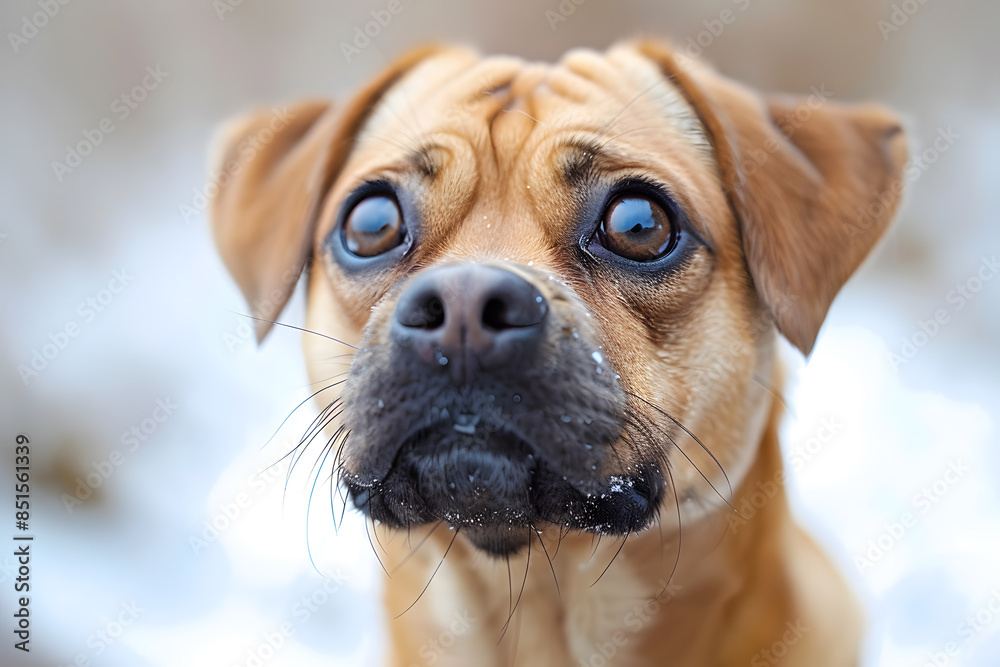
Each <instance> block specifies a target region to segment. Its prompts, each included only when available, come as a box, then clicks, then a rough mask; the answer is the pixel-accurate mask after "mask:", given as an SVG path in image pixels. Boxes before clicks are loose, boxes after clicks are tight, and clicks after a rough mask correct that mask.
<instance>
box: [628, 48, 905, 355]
mask: <svg viewBox="0 0 1000 667" xmlns="http://www.w3.org/2000/svg"><path fill="white" fill-rule="evenodd" d="M635 48H637V50H638V51H639V52H640V53H641V54H643V55H644V56H646V57H647V58H649V59H651V60H653V61H654V62H655V63H656V64H657V65H658V66H659V67H660V69H661V71H662V72H663V73H664V75H665V76H666V77H667V78H669V79H670V80H671V81H672V82H673V83H674V84H676V85H677V86H678V88H680V90H681V91H682V92H683V93H684V95H686V97H687V99H688V101H689V102H690V103H691V105H692V107H694V109H695V110H696V112H697V113H698V115H699V117H700V118H701V121H702V124H703V125H704V127H705V129H706V131H707V132H708V134H709V139H710V141H711V142H712V144H713V148H714V151H715V156H716V160H717V162H718V165H719V171H720V176H721V178H722V185H723V187H724V188H725V191H726V195H727V196H728V198H729V200H730V204H731V206H732V208H733V211H734V213H735V215H736V217H737V219H738V222H739V226H740V233H741V234H742V237H743V249H744V254H745V256H746V261H747V266H748V268H749V271H750V275H751V276H752V278H753V281H754V284H755V286H756V289H757V292H758V294H759V295H760V297H761V298H762V300H763V301H764V303H765V304H766V305H767V307H768V308H769V310H770V312H771V314H772V316H773V317H774V320H775V322H776V324H777V326H778V329H779V330H780V331H781V332H782V333H783V334H784V335H785V337H786V338H788V340H789V341H791V342H792V343H793V344H794V345H795V346H796V347H798V348H799V349H800V350H801V351H802V352H803V353H804V354H809V352H810V351H811V350H812V346H813V343H814V342H815V340H816V335H817V334H818V333H819V328H820V325H822V323H823V319H824V318H825V317H826V313H827V310H828V309H829V307H830V304H831V302H832V301H833V299H834V297H835V296H836V295H837V292H838V291H839V290H840V288H841V287H842V286H843V285H844V283H845V282H846V281H847V279H848V278H849V277H850V275H851V274H852V273H853V272H854V270H855V269H857V267H858V266H859V265H860V264H861V262H862V261H863V260H864V258H865V257H866V256H867V254H868V252H869V251H870V250H871V249H872V247H873V246H874V245H875V242H876V241H877V240H878V239H879V238H880V237H881V235H882V233H883V232H884V231H885V229H886V227H887V226H888V224H889V222H890V221H891V219H892V217H893V215H894V214H895V211H896V208H897V207H898V205H899V202H900V199H901V195H902V189H903V188H902V185H903V179H902V172H903V167H904V162H905V161H906V156H907V146H906V139H905V136H904V133H903V131H902V128H901V126H900V121H899V119H898V118H897V117H896V116H894V115H893V114H892V113H890V112H888V111H887V110H885V109H883V108H881V107H878V106H874V105H865V106H847V105H841V104H837V103H834V102H831V101H829V100H828V99H827V98H828V97H829V96H830V93H827V92H826V91H824V90H823V89H822V87H820V88H819V89H818V90H816V89H814V91H813V94H812V95H810V96H809V97H805V98H798V99H796V98H789V97H763V96H761V95H759V94H757V93H755V92H753V91H750V90H748V89H747V88H745V87H743V86H740V85H739V84H737V83H735V82H733V81H731V80H729V79H726V78H724V77H722V76H720V75H719V74H717V73H716V72H714V71H713V70H711V69H710V68H708V67H706V66H704V65H702V64H700V63H697V62H695V61H692V60H691V59H689V58H685V57H683V56H680V55H676V54H674V53H673V52H672V51H671V50H670V49H669V48H668V47H667V46H666V45H664V44H661V43H657V42H640V43H638V44H636V46H635Z"/></svg>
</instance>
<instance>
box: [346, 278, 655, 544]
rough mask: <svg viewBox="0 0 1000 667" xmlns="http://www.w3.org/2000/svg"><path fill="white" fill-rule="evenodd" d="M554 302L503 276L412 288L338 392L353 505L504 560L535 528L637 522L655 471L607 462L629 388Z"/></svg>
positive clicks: (632, 525) (645, 510)
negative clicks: (455, 530)
mask: <svg viewBox="0 0 1000 667" xmlns="http://www.w3.org/2000/svg"><path fill="white" fill-rule="evenodd" d="M553 289H555V288H553ZM560 289H566V288H565V287H562V286H560ZM559 305H560V308H558V309H553V308H552V306H551V304H550V303H549V300H548V299H546V298H545V296H544V295H543V294H542V291H541V290H540V289H539V288H538V287H536V286H535V285H534V284H532V282H530V281H529V280H528V279H527V278H525V277H523V276H522V275H519V273H515V272H514V271H511V270H507V269H505V268H501V267H499V266H493V265H484V264H475V263H469V264H460V265H451V266H445V267H440V268H435V269H428V270H425V271H424V272H422V273H421V274H419V275H418V276H417V277H416V278H415V279H413V280H412V281H411V282H410V283H409V285H408V286H407V287H406V289H405V290H404V291H403V292H402V294H401V295H400V296H399V298H398V300H397V301H396V305H395V308H394V310H393V314H392V318H391V321H390V323H389V325H388V326H389V335H388V339H389V342H388V343H382V344H378V345H362V347H361V349H360V350H359V352H358V354H357V355H356V357H355V360H354V362H353V364H352V369H351V373H350V376H349V379H348V383H347V387H346V389H345V393H344V400H345V402H344V406H345V410H344V412H345V415H346V419H347V422H348V426H349V428H350V429H351V435H350V437H349V439H348V444H347V446H346V448H345V450H346V451H345V465H344V469H345V475H344V479H345V481H346V483H347V488H348V491H349V493H350V495H351V498H352V499H353V501H354V503H355V504H356V505H357V506H358V507H359V508H360V509H362V510H363V511H365V512H367V513H368V514H370V515H371V516H372V517H373V518H375V519H378V520H380V521H383V522H386V523H388V524H390V525H396V526H400V527H402V526H409V525H413V524H418V523H428V522H432V521H438V520H444V521H446V522H448V523H450V524H452V525H455V526H458V527H460V528H461V530H462V532H463V533H464V534H466V535H467V536H468V537H470V539H472V540H473V542H474V543H475V544H476V545H477V546H479V547H480V548H483V549H485V550H487V551H490V552H493V553H501V554H502V553H509V552H511V551H514V550H516V549H518V548H520V547H521V546H523V545H524V544H526V543H527V541H528V539H529V538H528V532H527V531H528V529H530V528H533V527H534V526H535V525H536V524H538V523H541V522H543V521H547V522H551V523H558V524H560V525H563V526H566V527H569V528H577V529H583V530H591V531H597V532H608V533H624V532H628V531H634V530H638V529H641V528H643V527H645V526H646V525H647V524H648V523H649V522H650V521H651V519H652V517H653V515H654V514H655V512H656V508H657V506H658V502H659V499H660V497H661V495H662V492H663V490H662V489H663V482H662V475H661V473H660V470H659V467H658V466H657V465H656V464H654V463H650V462H644V461H639V460H633V461H632V462H631V463H630V464H627V465H623V464H622V461H621V458H620V457H617V460H612V459H613V458H615V457H614V456H613V452H612V446H613V445H614V443H615V442H617V441H619V439H620V437H621V432H622V424H623V415H624V410H625V400H624V392H623V390H622V388H621V387H620V386H619V384H618V381H617V379H616V376H615V373H614V372H613V370H612V369H611V367H610V366H609V365H608V363H607V362H606V361H605V360H604V358H603V355H602V354H601V353H600V352H599V350H598V349H597V348H596V346H595V345H594V344H593V339H592V336H591V335H590V334H589V333H588V332H589V328H588V327H587V326H585V325H584V324H585V323H584V322H582V320H584V319H585V316H582V317H581V313H579V312H574V310H573V308H574V307H575V308H581V306H571V301H570V300H567V299H560V300H559ZM383 326H385V325H383Z"/></svg>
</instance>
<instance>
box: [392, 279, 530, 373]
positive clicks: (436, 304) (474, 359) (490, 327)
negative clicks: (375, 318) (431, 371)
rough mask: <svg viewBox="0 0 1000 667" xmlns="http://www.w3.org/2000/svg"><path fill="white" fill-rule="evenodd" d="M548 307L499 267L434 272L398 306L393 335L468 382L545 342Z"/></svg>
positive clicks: (410, 289) (522, 281)
mask: <svg viewBox="0 0 1000 667" xmlns="http://www.w3.org/2000/svg"><path fill="white" fill-rule="evenodd" d="M547 313H548V303H546V301H545V297H543V296H542V294H541V292H539V291H538V289H537V288H536V287H535V286H534V285H532V284H531V283H529V282H528V281H527V280H525V279H524V278H521V277H520V276H518V275H516V274H514V273H512V272H510V271H507V270H505V269H501V268H498V267H495V266H487V265H484V264H460V265H455V266H445V267H441V268H437V269H430V270H428V271H426V272H425V273H424V274H423V275H421V276H419V277H418V278H417V279H416V280H414V281H413V283H411V284H410V286H409V287H408V288H407V289H406V291H405V292H404V293H403V295H402V296H401V297H400V299H399V302H398V303H397V304H396V311H395V317H394V320H393V324H392V335H393V338H394V339H395V340H396V342H398V343H401V344H403V345H410V346H412V347H413V348H414V350H415V351H416V353H417V355H418V357H419V358H420V359H422V360H423V361H425V362H427V363H428V364H432V365H438V366H449V367H450V371H451V374H452V377H453V378H455V379H456V380H457V381H459V382H463V383H467V382H469V381H471V380H472V379H474V375H475V373H476V371H478V370H493V369H495V368H497V367H499V366H502V365H504V364H510V363H516V362H518V361H522V360H524V359H526V357H527V355H529V354H530V353H531V352H532V351H533V350H534V348H536V347H537V344H538V342H539V341H540V340H541V339H542V336H543V329H544V324H545V317H546V314H547Z"/></svg>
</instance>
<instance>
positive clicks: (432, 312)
mask: <svg viewBox="0 0 1000 667" xmlns="http://www.w3.org/2000/svg"><path fill="white" fill-rule="evenodd" d="M424 318H425V319H424V325H423V326H424V328H425V329H437V328H438V327H440V326H442V325H444V302H443V301H442V300H441V298H440V297H437V296H432V297H431V298H429V299H428V300H427V304H426V305H425V306H424Z"/></svg>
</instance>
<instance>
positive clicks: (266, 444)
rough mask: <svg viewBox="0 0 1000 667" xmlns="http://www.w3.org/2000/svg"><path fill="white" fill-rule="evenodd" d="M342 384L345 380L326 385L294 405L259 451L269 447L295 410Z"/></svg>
mask: <svg viewBox="0 0 1000 667" xmlns="http://www.w3.org/2000/svg"><path fill="white" fill-rule="evenodd" d="M335 377H336V376H335ZM332 379H333V378H327V379H326V380H322V382H326V381H328V380H332ZM343 382H345V380H340V381H338V382H334V383H333V384H330V385H327V386H325V387H323V388H322V389H320V390H319V391H315V392H313V393H312V394H310V395H309V396H308V397H306V398H305V399H304V400H303V401H302V402H301V403H299V404H298V405H296V406H295V407H294V408H292V411H291V412H289V413H288V416H287V417H285V418H284V419H283V420H281V423H280V424H278V428H276V429H274V433H272V434H271V437H270V438H268V439H267V442H265V443H264V444H263V445H261V446H260V448H261V449H264V448H265V447H267V446H268V445H269V444H270V443H271V441H272V440H274V436H276V435H278V432H279V431H280V430H281V427H282V426H284V425H285V423H286V422H287V421H288V420H289V419H291V418H292V415H294V414H295V412H296V411H297V410H298V409H299V408H301V407H302V406H303V405H305V404H306V403H307V402H308V401H309V400H310V399H312V398H315V397H316V396H317V395H319V394H321V393H323V392H324V391H326V390H327V389H332V388H333V387H336V386H337V385H339V384H342V383H343ZM313 384H319V383H318V382H314V383H313Z"/></svg>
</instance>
